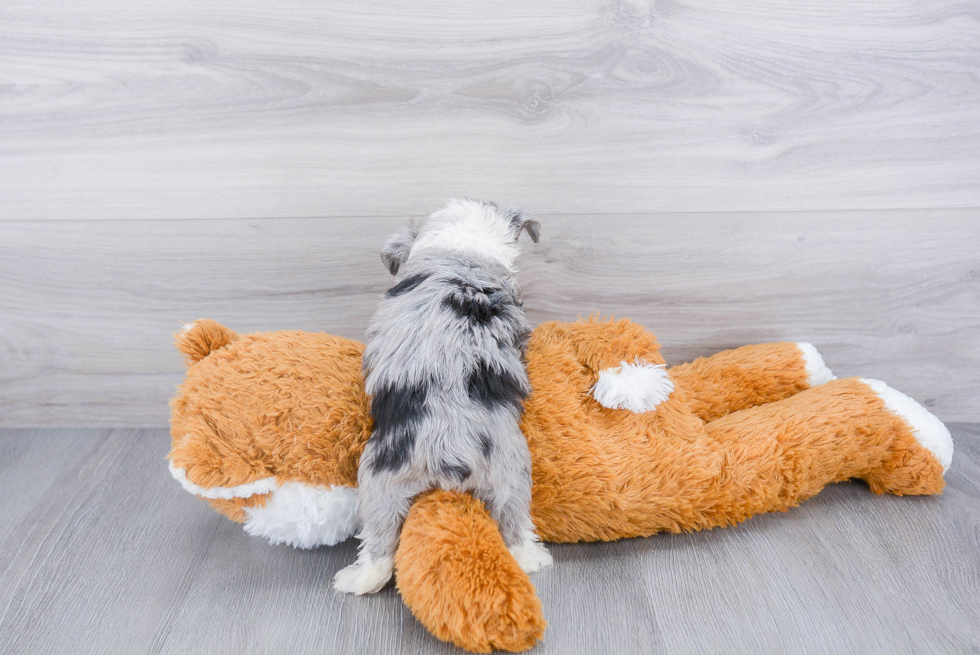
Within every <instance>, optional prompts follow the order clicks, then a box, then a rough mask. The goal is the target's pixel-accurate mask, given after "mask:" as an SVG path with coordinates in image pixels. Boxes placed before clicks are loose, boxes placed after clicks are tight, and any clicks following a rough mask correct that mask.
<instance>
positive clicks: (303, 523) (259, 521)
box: [242, 482, 357, 548]
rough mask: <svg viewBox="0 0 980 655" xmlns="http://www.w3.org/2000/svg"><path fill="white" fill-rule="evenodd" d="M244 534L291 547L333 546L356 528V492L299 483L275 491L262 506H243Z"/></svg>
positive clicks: (340, 487)
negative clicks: (244, 516) (244, 514)
mask: <svg viewBox="0 0 980 655" xmlns="http://www.w3.org/2000/svg"><path fill="white" fill-rule="evenodd" d="M245 513H246V514H247V515H248V518H247V519H246V520H245V524H244V525H243V526H242V527H243V528H244V529H245V532H247V533H249V534H251V535H255V536H257V537H265V538H266V539H268V540H269V542H270V543H272V544H287V545H289V546H293V547H294V548H316V547H317V546H333V545H334V544H337V543H340V542H341V541H343V540H345V539H347V538H348V537H350V536H351V535H352V534H354V531H355V530H356V529H357V489H355V488H353V487H348V486H346V485H334V486H331V487H330V488H329V489H326V488H323V487H315V486H311V485H307V484H303V483H301V482H287V483H285V484H283V485H282V486H280V487H278V488H276V489H275V490H274V491H273V492H272V496H271V497H270V498H269V499H268V500H267V501H266V503H265V507H259V506H255V507H246V508H245Z"/></svg>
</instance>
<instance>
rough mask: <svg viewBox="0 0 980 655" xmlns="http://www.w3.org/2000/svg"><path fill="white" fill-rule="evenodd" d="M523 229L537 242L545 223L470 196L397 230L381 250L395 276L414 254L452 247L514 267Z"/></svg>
mask: <svg viewBox="0 0 980 655" xmlns="http://www.w3.org/2000/svg"><path fill="white" fill-rule="evenodd" d="M522 232H527V233H528V236H530V237H531V241H533V242H535V243H537V242H538V238H539V237H540V234H541V224H540V223H538V222H537V221H535V220H533V219H532V218H531V215H530V214H528V213H527V212H526V211H524V210H523V209H503V208H500V207H498V206H497V204H496V203H493V202H487V201H483V200H470V199H468V198H466V199H463V200H450V201H449V202H448V203H447V204H446V206H445V207H443V208H442V209H440V210H438V211H436V212H433V213H432V214H430V215H429V216H428V217H426V218H424V219H422V220H420V221H411V222H409V223H408V225H405V226H403V227H402V228H401V229H399V230H398V231H397V232H395V234H393V235H392V236H391V237H390V238H389V239H388V242H387V243H386V244H385V247H384V249H383V250H382V251H381V261H383V262H384V265H385V266H387V267H388V270H389V271H391V274H392V275H394V274H395V273H397V272H398V268H399V267H400V266H401V265H402V264H404V263H405V262H406V261H408V259H409V257H411V256H412V254H413V253H417V252H422V251H426V250H430V251H431V250H448V251H452V252H465V253H468V254H473V255H478V256H482V257H486V258H489V259H492V260H494V261H497V262H499V263H501V264H503V265H504V266H506V267H507V268H508V269H509V270H513V268H514V260H516V259H517V256H518V255H519V254H520V248H519V246H518V245H517V239H518V237H519V236H520V235H521V233H522Z"/></svg>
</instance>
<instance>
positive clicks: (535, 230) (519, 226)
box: [510, 209, 541, 243]
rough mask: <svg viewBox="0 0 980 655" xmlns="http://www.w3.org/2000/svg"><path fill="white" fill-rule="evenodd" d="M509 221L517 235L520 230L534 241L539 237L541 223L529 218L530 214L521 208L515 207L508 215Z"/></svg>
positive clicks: (519, 233)
mask: <svg viewBox="0 0 980 655" xmlns="http://www.w3.org/2000/svg"><path fill="white" fill-rule="evenodd" d="M510 223H511V225H513V226H514V233H515V234H516V235H517V236H520V235H521V232H522V231H523V232H527V234H528V236H530V237H531V241H533V242H534V243H537V242H538V239H540V238H541V223H538V222H537V221H536V220H534V219H533V218H531V215H530V214H529V213H527V212H526V211H524V210H523V209H517V210H515V211H514V213H512V214H511V215H510Z"/></svg>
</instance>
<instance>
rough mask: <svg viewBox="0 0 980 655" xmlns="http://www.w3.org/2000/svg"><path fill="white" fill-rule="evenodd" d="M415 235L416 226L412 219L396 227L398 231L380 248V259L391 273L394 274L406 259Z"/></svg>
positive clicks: (416, 234) (416, 232)
mask: <svg viewBox="0 0 980 655" xmlns="http://www.w3.org/2000/svg"><path fill="white" fill-rule="evenodd" d="M417 236H418V228H417V226H416V225H415V222H414V221H412V222H410V223H408V224H407V225H403V226H401V227H400V228H398V231H397V232H395V233H394V234H392V235H391V236H390V237H389V238H388V242H387V243H385V247H384V248H383V249H382V250H381V261H382V262H384V265H385V267H386V268H387V269H388V271H389V272H391V274H392V275H395V274H396V273H397V272H398V267H399V266H401V265H402V264H404V263H405V262H406V261H407V260H408V255H409V253H411V252H412V244H414V243H415V237H417Z"/></svg>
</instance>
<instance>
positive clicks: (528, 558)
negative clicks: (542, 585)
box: [510, 540, 554, 573]
mask: <svg viewBox="0 0 980 655" xmlns="http://www.w3.org/2000/svg"><path fill="white" fill-rule="evenodd" d="M510 554H511V555H513V556H514V559H516V560H517V564H518V566H520V567H521V570H522V571H524V572H525V573H535V572H536V571H540V570H541V569H543V568H547V567H549V566H551V565H552V564H553V563H554V560H552V559H551V553H549V552H548V549H547V548H545V547H544V544H542V543H541V542H540V541H533V540H528V541H525V542H524V543H523V544H521V545H520V546H514V547H513V548H511V549H510Z"/></svg>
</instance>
